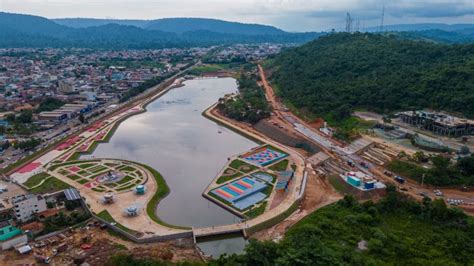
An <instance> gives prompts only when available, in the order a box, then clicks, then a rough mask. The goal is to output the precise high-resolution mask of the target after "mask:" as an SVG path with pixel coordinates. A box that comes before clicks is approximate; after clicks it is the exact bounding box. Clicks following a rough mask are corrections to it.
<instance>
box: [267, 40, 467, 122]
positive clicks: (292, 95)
mask: <svg viewBox="0 0 474 266" xmlns="http://www.w3.org/2000/svg"><path fill="white" fill-rule="evenodd" d="M268 65H270V67H271V69H272V72H273V76H272V81H273V82H274V83H276V85H277V87H278V88H279V90H278V92H279V94H280V96H281V97H283V98H284V99H285V100H286V101H288V102H290V103H291V104H293V105H294V106H295V107H297V108H304V109H306V110H309V111H310V112H312V113H314V114H316V115H319V116H322V117H325V118H327V117H329V118H332V119H335V120H341V119H344V118H347V116H348V115H349V114H350V111H353V110H354V109H365V110H370V111H375V112H378V113H391V112H394V111H400V110H413V109H418V108H432V109H438V110H446V111H452V112H459V113H462V114H464V115H465V116H467V117H474V75H473V73H474V44H469V45H441V44H434V43H428V42H422V41H410V40H403V39H401V38H397V37H395V36H383V35H378V34H368V33H355V34H347V33H339V34H331V35H328V36H324V37H321V38H319V39H318V40H315V41H313V42H310V43H307V44H305V45H303V46H301V47H298V48H294V49H289V50H286V51H284V52H283V53H281V54H280V55H277V56H276V57H275V58H273V59H271V60H270V61H269V62H268Z"/></svg>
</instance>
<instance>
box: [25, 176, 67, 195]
mask: <svg viewBox="0 0 474 266" xmlns="http://www.w3.org/2000/svg"><path fill="white" fill-rule="evenodd" d="M27 182H28V181H27ZM70 187H71V186H69V185H68V184H66V183H64V182H63V181H61V180H59V179H57V178H55V177H50V178H49V179H48V180H46V181H45V182H44V183H43V185H41V186H39V187H37V188H33V189H30V191H31V192H32V193H35V194H44V193H52V192H55V191H59V190H63V189H66V188H70Z"/></svg>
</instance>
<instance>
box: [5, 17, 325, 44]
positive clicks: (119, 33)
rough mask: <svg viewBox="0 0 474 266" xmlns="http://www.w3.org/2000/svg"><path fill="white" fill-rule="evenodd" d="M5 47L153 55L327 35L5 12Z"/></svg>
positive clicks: (213, 23)
mask: <svg viewBox="0 0 474 266" xmlns="http://www.w3.org/2000/svg"><path fill="white" fill-rule="evenodd" d="M0 25H1V26H2V27H0V47H85V48H108V49H123V48H132V49H148V48H164V47H191V46H211V45H221V44H234V43H266V42H268V43H304V42H308V41H311V40H314V39H316V38H318V37H319V36H320V35H322V34H323V33H316V32H308V33H289V32H285V31H283V30H280V29H278V28H275V27H272V26H265V25H258V24H244V23H237V22H227V21H222V20H215V19H197V18H175V19H158V20H150V21H147V20H101V19H81V18H79V19H56V20H50V19H47V18H44V17H39V16H31V15H21V14H11V13H4V12H0Z"/></svg>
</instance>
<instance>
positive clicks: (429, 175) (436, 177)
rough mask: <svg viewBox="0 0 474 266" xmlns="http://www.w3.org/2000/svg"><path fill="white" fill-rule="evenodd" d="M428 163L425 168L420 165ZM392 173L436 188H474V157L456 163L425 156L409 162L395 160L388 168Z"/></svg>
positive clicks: (416, 156) (464, 158)
mask: <svg viewBox="0 0 474 266" xmlns="http://www.w3.org/2000/svg"><path fill="white" fill-rule="evenodd" d="M423 162H425V165H426V164H427V163H428V165H430V167H428V168H425V167H423V166H422V165H421V164H420V163H423ZM387 168H388V169H389V170H390V171H392V172H394V173H396V174H398V175H401V176H403V177H407V178H410V179H413V180H416V181H417V182H420V183H421V182H422V179H423V177H424V183H425V184H430V185H435V186H451V185H468V186H474V155H471V156H469V157H463V158H461V159H459V160H458V161H457V162H456V163H452V162H451V161H450V160H449V159H448V158H444V157H442V156H439V155H437V156H432V157H428V156H423V155H421V153H418V155H416V154H415V156H414V158H412V159H409V160H393V161H391V162H390V163H389V164H388V167H387Z"/></svg>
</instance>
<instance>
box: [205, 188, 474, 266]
mask: <svg viewBox="0 0 474 266" xmlns="http://www.w3.org/2000/svg"><path fill="white" fill-rule="evenodd" d="M387 190H388V191H387V196H386V197H385V198H384V199H382V200H381V201H380V202H378V203H374V202H372V201H367V202H364V203H359V202H357V201H356V200H355V199H354V198H353V197H352V196H346V197H345V198H344V199H343V200H341V201H339V202H338V203H336V204H333V205H330V206H328V207H325V208H322V209H320V210H318V211H316V212H314V213H312V214H310V215H308V216H307V217H306V218H304V219H303V220H301V221H300V222H299V223H297V224H296V225H295V226H293V227H292V228H291V229H290V230H289V231H288V232H287V233H286V235H285V237H284V239H283V240H282V241H280V242H278V243H274V242H269V241H267V242H258V241H250V244H249V245H247V247H246V249H245V253H244V254H243V255H231V256H226V257H221V258H220V259H218V260H217V261H214V262H212V263H211V264H215V265H466V264H472V263H473V262H474V255H473V251H474V243H473V237H474V226H473V223H472V220H471V218H468V217H467V216H466V215H465V214H464V213H463V212H462V211H460V210H458V209H450V208H447V207H446V205H445V204H444V202H443V201H442V200H440V199H438V200H435V201H431V200H430V199H429V198H425V200H424V201H423V203H422V204H420V203H417V202H416V201H414V200H413V199H411V198H408V197H407V196H404V195H402V194H399V193H397V192H396V191H395V189H394V188H393V187H388V189H387Z"/></svg>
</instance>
